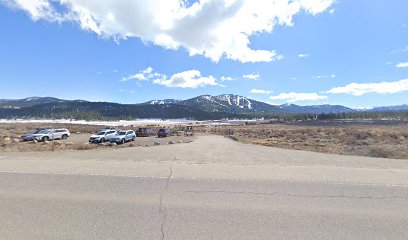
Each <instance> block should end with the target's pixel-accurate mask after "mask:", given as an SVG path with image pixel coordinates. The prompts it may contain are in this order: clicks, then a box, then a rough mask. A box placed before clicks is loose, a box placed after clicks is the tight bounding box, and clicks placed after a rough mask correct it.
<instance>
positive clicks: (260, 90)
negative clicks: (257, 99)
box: [250, 88, 273, 94]
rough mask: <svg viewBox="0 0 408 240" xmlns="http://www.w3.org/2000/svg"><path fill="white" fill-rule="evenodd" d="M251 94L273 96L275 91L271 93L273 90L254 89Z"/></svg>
mask: <svg viewBox="0 0 408 240" xmlns="http://www.w3.org/2000/svg"><path fill="white" fill-rule="evenodd" d="M250 93H253V94H271V93H273V91H271V90H262V89H255V88H254V89H252V90H251V91H250Z"/></svg>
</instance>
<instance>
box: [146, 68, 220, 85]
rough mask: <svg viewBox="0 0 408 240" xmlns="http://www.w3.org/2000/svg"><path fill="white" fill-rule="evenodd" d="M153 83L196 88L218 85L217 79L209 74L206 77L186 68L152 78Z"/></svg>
mask: <svg viewBox="0 0 408 240" xmlns="http://www.w3.org/2000/svg"><path fill="white" fill-rule="evenodd" d="M153 83H156V84H160V85H164V86H166V87H172V88H198V87H204V86H207V85H210V86H215V85H218V84H217V79H215V78H214V77H213V76H211V75H210V76H208V77H202V76H201V73H200V71H198V70H188V71H184V72H180V73H176V74H174V75H173V76H171V77H170V78H167V77H166V76H164V77H162V78H158V79H154V80H153Z"/></svg>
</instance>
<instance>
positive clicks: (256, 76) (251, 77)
mask: <svg viewBox="0 0 408 240" xmlns="http://www.w3.org/2000/svg"><path fill="white" fill-rule="evenodd" d="M242 77H243V78H246V79H249V80H258V79H259V78H260V77H261V75H259V73H251V74H246V75H242Z"/></svg>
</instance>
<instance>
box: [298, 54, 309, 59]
mask: <svg viewBox="0 0 408 240" xmlns="http://www.w3.org/2000/svg"><path fill="white" fill-rule="evenodd" d="M298 57H300V58H307V57H310V54H307V53H300V54H299V55H298Z"/></svg>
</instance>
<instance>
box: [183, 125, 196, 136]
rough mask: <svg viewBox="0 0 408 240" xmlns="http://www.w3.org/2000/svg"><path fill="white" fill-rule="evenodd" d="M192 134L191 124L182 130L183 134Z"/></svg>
mask: <svg viewBox="0 0 408 240" xmlns="http://www.w3.org/2000/svg"><path fill="white" fill-rule="evenodd" d="M193 135H194V130H193V126H187V127H186V129H185V130H184V136H193Z"/></svg>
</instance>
